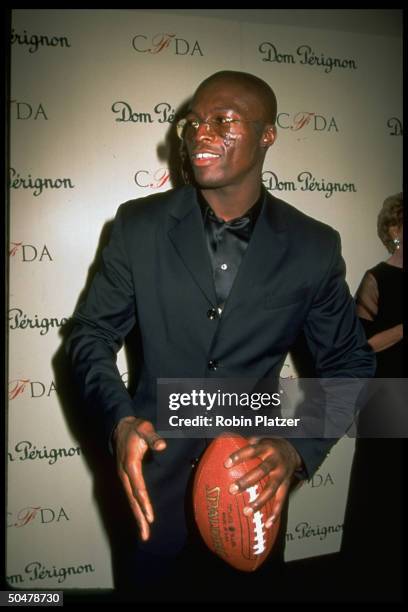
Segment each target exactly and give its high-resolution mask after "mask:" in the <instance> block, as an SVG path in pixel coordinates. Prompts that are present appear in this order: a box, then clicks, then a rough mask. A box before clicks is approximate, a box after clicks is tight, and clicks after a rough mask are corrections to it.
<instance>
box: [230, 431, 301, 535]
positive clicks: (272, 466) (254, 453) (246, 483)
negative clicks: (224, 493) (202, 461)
mask: <svg viewBox="0 0 408 612" xmlns="http://www.w3.org/2000/svg"><path fill="white" fill-rule="evenodd" d="M248 443H249V445H248V446H245V447H244V448H241V449H240V450H239V451H236V452H235V453H232V455H230V456H229V458H228V459H227V460H226V461H225V464H224V465H225V467H226V468H230V467H232V466H233V465H236V464H237V463H242V462H243V461H246V460H248V459H253V458H254V457H259V458H260V459H261V463H260V464H259V465H258V466H257V467H256V468H254V469H253V470H250V471H249V472H247V473H246V474H245V475H244V476H242V478H239V480H236V481H235V483H234V484H232V485H231V487H230V493H232V494H236V493H240V492H242V491H244V490H245V489H247V488H248V487H251V486H252V485H254V484H256V483H257V482H258V481H259V480H262V479H263V478H265V476H266V477H267V478H268V484H267V485H266V487H265V488H264V490H263V491H262V493H261V494H260V495H258V497H257V498H256V499H255V500H254V501H253V502H251V503H250V504H248V505H247V506H246V507H245V508H244V510H243V512H244V514H245V515H246V516H250V515H251V514H252V513H253V512H256V511H257V510H259V509H260V508H262V506H264V505H265V503H266V502H267V501H268V500H270V499H271V498H272V497H273V498H274V500H273V502H272V514H271V516H269V517H268V519H267V521H266V524H265V527H266V528H268V529H269V528H270V527H271V526H272V525H273V523H274V522H275V521H276V519H277V518H278V516H279V515H280V513H281V511H282V508H283V505H284V502H285V499H286V496H287V495H288V493H289V489H290V485H291V483H292V478H293V475H294V473H295V471H296V470H298V469H300V468H301V466H302V459H301V458H300V456H299V454H298V452H297V451H296V449H295V448H294V446H293V445H292V444H291V443H290V442H288V440H285V439H284V438H261V439H259V438H249V439H248Z"/></svg>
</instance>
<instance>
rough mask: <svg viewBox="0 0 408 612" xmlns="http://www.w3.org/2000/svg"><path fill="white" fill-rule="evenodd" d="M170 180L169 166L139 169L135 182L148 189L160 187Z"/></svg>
mask: <svg viewBox="0 0 408 612" xmlns="http://www.w3.org/2000/svg"><path fill="white" fill-rule="evenodd" d="M169 181H170V172H169V170H168V168H158V169H157V170H138V171H137V172H136V174H135V183H136V185H137V186H138V187H143V188H147V189H160V188H161V187H164V186H165V185H167V183H168V182H169Z"/></svg>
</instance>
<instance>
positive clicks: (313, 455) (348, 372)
mask: <svg viewBox="0 0 408 612" xmlns="http://www.w3.org/2000/svg"><path fill="white" fill-rule="evenodd" d="M333 243H334V244H333V246H332V250H331V253H330V254H329V257H328V266H327V270H326V273H325V275H324V277H323V278H322V280H321V282H320V284H319V286H318V288H317V291H316V293H315V296H314V299H313V302H312V305H311V308H310V310H309V312H308V315H307V318H306V322H305V325H304V333H305V337H306V341H307V343H308V346H309V348H310V351H311V354H312V356H313V359H314V364H315V370H316V376H317V377H318V378H319V379H321V380H320V381H319V382H320V385H321V387H322V388H323V390H324V391H325V394H326V400H325V405H324V413H323V417H322V420H323V421H324V422H322V423H321V424H320V425H321V431H322V433H323V432H324V433H323V436H322V437H320V438H317V437H313V432H312V433H311V435H310V437H308V436H307V437H303V438H293V439H291V440H290V441H291V443H292V444H293V446H295V448H296V450H297V451H298V453H299V454H300V455H301V457H302V458H303V462H304V465H305V468H306V474H303V477H307V478H311V476H312V475H313V474H314V472H315V471H316V470H317V469H318V467H319V465H320V464H321V463H322V461H323V460H324V459H325V457H326V455H327V454H328V453H329V451H330V449H331V448H332V446H333V445H334V444H335V442H336V441H337V440H338V439H339V438H340V437H342V435H344V434H345V433H346V431H347V428H348V427H349V426H350V425H351V424H352V422H353V420H354V417H355V414H356V406H357V400H358V397H359V395H360V393H361V391H362V389H363V387H364V384H365V381H364V380H363V379H366V378H371V377H372V376H373V375H374V372H375V365H376V360H375V355H374V353H373V351H372V350H371V348H370V346H369V345H368V344H367V339H366V336H365V333H364V330H363V328H362V325H361V323H360V321H359V319H358V317H357V314H356V310H355V303H354V300H353V299H352V297H351V295H350V292H349V288H348V286H347V283H346V281H345V275H346V266H345V263H344V260H343V258H342V256H341V242H340V236H339V234H338V232H334V241H333ZM335 379H337V380H335ZM339 379H342V380H339ZM351 379H353V380H351Z"/></svg>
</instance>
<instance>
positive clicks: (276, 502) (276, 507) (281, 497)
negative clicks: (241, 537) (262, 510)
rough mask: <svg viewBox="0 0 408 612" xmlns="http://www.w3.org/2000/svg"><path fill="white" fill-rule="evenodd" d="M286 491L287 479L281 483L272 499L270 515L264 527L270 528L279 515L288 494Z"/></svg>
mask: <svg viewBox="0 0 408 612" xmlns="http://www.w3.org/2000/svg"><path fill="white" fill-rule="evenodd" d="M288 492H289V485H288V484H287V481H285V482H284V483H283V484H282V486H281V487H279V489H278V491H277V492H276V495H275V497H274V499H273V503H272V512H271V516H270V517H269V518H268V520H267V521H266V523H265V527H266V528H267V529H270V528H271V527H272V526H273V525H274V524H275V523H276V520H277V519H278V517H279V516H280V514H281V512H282V509H283V506H284V504H285V500H286V497H287V495H288Z"/></svg>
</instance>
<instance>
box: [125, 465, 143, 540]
mask: <svg viewBox="0 0 408 612" xmlns="http://www.w3.org/2000/svg"><path fill="white" fill-rule="evenodd" d="M121 480H122V484H123V487H124V489H125V493H126V496H127V499H128V502H129V505H130V509H131V511H132V513H133V516H134V517H135V519H136V522H137V524H138V527H139V531H140V537H141V539H142V540H144V541H146V540H148V539H149V536H150V528H149V524H148V522H147V520H146V517H145V515H144V513H143V511H142V509H141V507H140V505H139V503H138V502H137V501H136V499H135V497H134V494H133V491H132V487H131V485H130V482H129V479H128V477H127V476H126V474H124V475H123V477H122V478H121Z"/></svg>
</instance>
